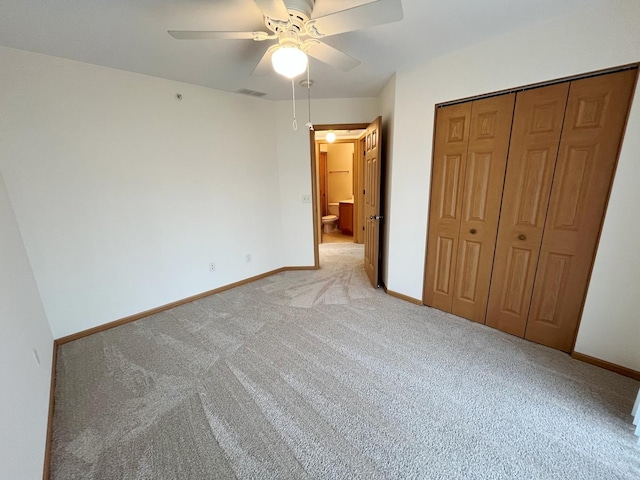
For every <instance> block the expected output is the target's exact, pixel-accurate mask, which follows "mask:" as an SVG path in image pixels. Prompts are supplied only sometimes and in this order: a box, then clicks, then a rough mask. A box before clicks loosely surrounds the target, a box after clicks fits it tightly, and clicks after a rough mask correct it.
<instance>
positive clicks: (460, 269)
mask: <svg viewBox="0 0 640 480" xmlns="http://www.w3.org/2000/svg"><path fill="white" fill-rule="evenodd" d="M514 102H515V94H508V95H500V96H497V97H492V98H487V99H484V100H476V101H474V102H473V104H472V107H471V131H470V133H469V148H468V150H467V165H466V168H465V170H464V187H463V196H462V217H461V219H460V234H459V236H458V254H457V262H456V271H455V280H454V289H453V305H452V309H451V312H452V313H455V314H456V315H459V316H461V317H464V318H467V319H469V320H473V321H476V322H480V323H484V319H485V313H486V310H487V299H488V296H489V283H490V281H491V268H492V265H493V255H494V252H495V244H496V232H497V230H498V217H499V215H500V203H501V201H502V188H503V185H504V176H505V168H506V163H507V151H508V149H509V138H510V136H511V123H512V120H513V106H514Z"/></svg>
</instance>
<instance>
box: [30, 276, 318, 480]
mask: <svg viewBox="0 0 640 480" xmlns="http://www.w3.org/2000/svg"><path fill="white" fill-rule="evenodd" d="M317 269H318V267H317V266H314V265H311V266H296V267H282V268H277V269H275V270H271V271H269V272H265V273H261V274H260V275H255V276H253V277H249V278H245V279H244V280H240V281H238V282H234V283H230V284H229V285H225V286H223V287H218V288H215V289H213V290H208V291H206V292H202V293H199V294H197V295H193V296H191V297H187V298H183V299H182V300H177V301H175V302H171V303H167V304H166V305H161V306H159V307H156V308H152V309H150V310H146V311H144V312H140V313H136V314H135V315H130V316H128V317H125V318H121V319H119V320H114V321H113V322H109V323H105V324H103V325H98V326H97V327H93V328H89V329H87V330H83V331H81V332H77V333H74V334H72V335H67V336H66V337H61V338H58V339H56V340H54V341H53V360H52V362H53V363H52V366H51V390H50V393H49V418H48V420H47V439H46V443H45V451H44V468H43V473H42V478H43V480H49V478H50V475H51V470H50V468H51V442H52V440H53V412H54V408H55V390H56V365H57V363H58V347H59V346H60V345H64V344H65V343H69V342H72V341H74V340H78V339H80V338H84V337H87V336H89V335H93V334H94V333H98V332H103V331H105V330H109V329H111V328H115V327H118V326H120V325H125V324H127V323H130V322H134V321H136V320H140V319H141V318H145V317H148V316H150V315H154V314H156V313H160V312H163V311H165V310H169V309H171V308H174V307H178V306H180V305H184V304H185V303H189V302H193V301H194V300H199V299H201V298H204V297H208V296H210V295H214V294H216V293H220V292H224V291H225V290H229V289H231V288H234V287H239V286H240V285H246V284H247V283H251V282H255V281H256V280H260V279H262V278H266V277H270V276H271V275H275V274H276V273H282V272H286V271H299V270H317Z"/></svg>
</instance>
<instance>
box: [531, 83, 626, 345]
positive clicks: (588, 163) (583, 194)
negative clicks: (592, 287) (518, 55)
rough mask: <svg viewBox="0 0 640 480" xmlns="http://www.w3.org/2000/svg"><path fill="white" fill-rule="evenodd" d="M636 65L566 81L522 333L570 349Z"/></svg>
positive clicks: (602, 214) (613, 169) (540, 341)
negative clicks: (562, 118)
mask: <svg viewBox="0 0 640 480" xmlns="http://www.w3.org/2000/svg"><path fill="white" fill-rule="evenodd" d="M636 74H637V70H627V71H623V72H618V73H612V74H607V75H601V76H598V77H592V78H586V79H582V80H575V81H573V82H571V87H570V92H569V100H568V104H567V111H566V114H565V121H564V127H563V131H562V138H561V141H560V150H559V154H558V161H557V166H556V171H555V175H554V179H553V187H552V189H551V199H550V202H549V213H548V215H547V219H546V224H545V228H544V235H543V237H542V248H541V251H540V260H539V262H538V269H537V274H536V278H535V286H534V290H533V297H532V301H531V309H530V312H529V319H528V323H527V328H526V334H525V338H526V339H528V340H531V341H534V342H537V343H542V344H544V345H547V346H549V347H553V348H556V349H559V350H564V351H567V352H568V351H570V350H571V349H572V348H573V343H574V340H575V335H576V332H577V328H578V323H579V320H580V316H581V311H582V306H583V303H584V298H585V295H586V290H587V286H588V283H589V277H590V274H591V267H592V264H593V259H594V256H595V250H596V246H597V242H598V238H599V235H600V228H601V225H602V220H603V218H604V213H605V209H606V204H607V199H608V197H609V191H610V188H611V183H612V180H613V175H614V172H615V167H616V163H617V160H618V152H619V148H620V144H621V141H622V136H623V131H624V126H625V122H626V118H627V114H628V111H629V105H630V102H631V97H632V94H633V88H634V85H635V80H636Z"/></svg>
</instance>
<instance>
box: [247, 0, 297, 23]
mask: <svg viewBox="0 0 640 480" xmlns="http://www.w3.org/2000/svg"><path fill="white" fill-rule="evenodd" d="M254 1H255V2H256V4H257V5H258V7H260V10H262V14H263V15H264V16H265V17H269V18H271V19H274V20H282V21H285V22H288V21H289V11H288V10H287V6H286V5H285V4H284V1H283V0H254Z"/></svg>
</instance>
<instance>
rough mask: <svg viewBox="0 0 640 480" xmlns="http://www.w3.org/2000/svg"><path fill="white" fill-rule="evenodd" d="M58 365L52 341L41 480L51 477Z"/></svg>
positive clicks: (56, 343) (55, 349)
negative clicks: (47, 416) (47, 411)
mask: <svg viewBox="0 0 640 480" xmlns="http://www.w3.org/2000/svg"><path fill="white" fill-rule="evenodd" d="M57 364H58V342H57V341H56V340H54V341H53V354H52V359H51V382H50V386H49V413H48V415H49V418H47V438H46V441H45V445H44V467H43V470H42V479H43V480H49V478H50V476H51V470H50V467H51V443H52V441H53V409H54V408H55V398H56V365H57Z"/></svg>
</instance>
